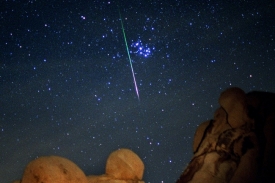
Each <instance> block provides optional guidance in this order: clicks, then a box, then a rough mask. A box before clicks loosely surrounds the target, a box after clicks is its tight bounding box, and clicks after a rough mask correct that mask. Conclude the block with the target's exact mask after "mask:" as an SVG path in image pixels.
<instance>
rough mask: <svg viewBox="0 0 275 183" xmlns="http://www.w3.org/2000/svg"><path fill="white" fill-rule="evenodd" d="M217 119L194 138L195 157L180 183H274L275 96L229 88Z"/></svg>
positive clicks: (222, 97) (221, 96)
mask: <svg viewBox="0 0 275 183" xmlns="http://www.w3.org/2000/svg"><path fill="white" fill-rule="evenodd" d="M219 104H220V108H218V109H217V110H216V112H215V114H214V119H213V120H210V121H206V122H204V123H202V124H201V125H200V126H199V127H198V129H197V131H196V133H195V137H194V143H193V151H194V155H193V158H192V160H191V161H190V163H189V165H188V166H187V168H186V169H185V170H184V172H183V173H182V175H181V176H180V178H179V179H178V180H177V183H186V182H196V183H199V182H208V183H215V182H217V183H218V182H230V183H234V182H242V183H248V182H249V183H250V182H275V176H274V174H275V169H274V168H273V167H274V164H275V158H274V155H275V94H274V93H267V92H250V93H247V94H245V92H244V91H243V90H241V89H240V88H230V89H228V90H226V91H224V92H223V93H221V95H220V98H219Z"/></svg>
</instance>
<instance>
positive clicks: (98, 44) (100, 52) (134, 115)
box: [0, 0, 275, 183]
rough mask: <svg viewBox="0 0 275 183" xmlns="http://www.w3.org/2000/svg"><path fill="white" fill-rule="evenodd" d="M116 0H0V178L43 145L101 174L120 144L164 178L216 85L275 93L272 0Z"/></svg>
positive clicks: (177, 167)
mask: <svg viewBox="0 0 275 183" xmlns="http://www.w3.org/2000/svg"><path fill="white" fill-rule="evenodd" d="M118 2H119V1H102V0H98V1H79V0H75V1H59V0H58V1H28V2H27V1H25V3H23V2H22V1H1V4H0V69H1V70H0V85H1V86H0V102H1V103H0V146H1V147H0V149H1V150H0V162H1V164H0V173H1V176H0V177H1V181H3V182H11V181H12V180H14V179H20V177H21V176H22V173H23V170H24V167H25V166H26V165H27V163H28V162H29V161H30V160H32V159H34V158H36V157H38V156H42V155H53V154H55V155H60V156H63V157H66V158H69V159H70V160H72V161H74V162H75V163H76V164H77V165H78V166H79V167H80V168H81V169H82V170H83V171H84V172H85V174H87V175H92V174H93V175H96V174H103V173H104V168H105V162H106V159H107V157H108V155H109V154H110V153H111V152H112V151H114V150H116V149H118V148H121V147H124V148H129V149H132V150H133V151H134V152H136V153H137V154H138V155H139V156H140V158H141V159H142V160H143V162H144V163H145V173H144V181H145V182H148V183H149V182H151V183H162V181H163V182H164V183H170V182H174V181H176V179H177V178H178V177H179V176H180V174H181V172H182V171H183V169H184V167H185V166H186V165H187V163H188V161H189V160H190V159H191V156H192V140H193V135H194V133H195V129H196V127H197V125H199V124H200V123H201V122H203V121H205V120H208V119H211V118H212V116H213V113H214V111H215V109H216V108H217V107H218V102H217V100H218V97H219V94H220V93H221V92H222V91H223V90H225V89H226V88H228V87H231V86H238V87H241V88H242V89H243V90H245V91H246V92H248V91H252V90H262V91H270V92H275V85H274V77H275V74H274V73H275V23H274V20H275V14H274V13H275V2H274V1H271V0H270V1H267V0H264V1H237V2H231V1H228V2H226V1H218V0H217V1H215V0H214V1H194V0H186V1H182V0H178V1H176V0H174V1H172V0H170V1H154V0H152V1H147V0H146V1H145V0H144V1H143V0H141V1H126V0H125V1H120V2H119V3H118ZM118 4H119V8H118ZM119 10H120V12H121V16H122V21H123V24H124V29H125V34H126V40H127V43H128V47H129V53H130V57H131V60H132V63H133V70H134V73H135V78H136V84H137V87H138V91H139V96H140V100H138V97H137V94H136V90H135V86H134V82H133V76H132V72H131V67H130V62H129V58H128V55H127V51H126V45H125V41H124V36H123V33H122V27H121V21H120V16H119Z"/></svg>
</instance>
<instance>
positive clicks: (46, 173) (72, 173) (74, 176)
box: [21, 156, 88, 183]
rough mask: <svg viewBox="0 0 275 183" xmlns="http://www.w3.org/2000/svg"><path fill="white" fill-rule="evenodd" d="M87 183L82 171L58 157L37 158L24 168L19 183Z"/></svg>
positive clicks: (70, 162) (68, 161)
mask: <svg viewBox="0 0 275 183" xmlns="http://www.w3.org/2000/svg"><path fill="white" fill-rule="evenodd" d="M41 182H43V183H76V182H78V183H88V180H87V178H86V176H85V174H84V173H83V171H82V170H81V169H80V168H79V167H78V166H77V165H76V164H74V163H73V162H72V161H70V160H68V159H66V158H63V157H59V156H45V157H39V158H37V159H35V160H33V161H31V162H30V163H29V164H28V165H27V167H26V168H25V171H24V174H23V177H22V181H21V183H41Z"/></svg>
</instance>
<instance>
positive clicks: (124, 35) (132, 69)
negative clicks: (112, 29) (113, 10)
mask: <svg viewBox="0 0 275 183" xmlns="http://www.w3.org/2000/svg"><path fill="white" fill-rule="evenodd" d="M118 13H119V18H120V22H121V28H122V33H123V37H124V42H125V46H126V50H127V54H128V58H129V62H130V66H131V71H132V75H133V79H134V84H135V89H136V93H137V97H138V100H139V93H138V87H137V82H136V77H135V72H134V68H133V64H132V59H131V56H130V52H129V48H128V44H127V40H126V34H125V31H124V26H123V22H122V18H121V13H120V9H119V7H118Z"/></svg>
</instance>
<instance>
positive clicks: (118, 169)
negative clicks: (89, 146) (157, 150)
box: [106, 149, 144, 180]
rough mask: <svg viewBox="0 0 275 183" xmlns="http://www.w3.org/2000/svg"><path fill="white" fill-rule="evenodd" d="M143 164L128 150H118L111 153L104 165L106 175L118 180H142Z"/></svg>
mask: <svg viewBox="0 0 275 183" xmlns="http://www.w3.org/2000/svg"><path fill="white" fill-rule="evenodd" d="M143 172H144V164H143V162H142V160H141V159H140V158H139V157H138V155H137V154H135V153H134V152H133V151H131V150H129V149H119V150H117V151H114V152H112V153H111V154H110V155H109V157H108V159H107V163H106V174H107V175H110V176H113V177H114V178H115V179H120V180H142V177H143Z"/></svg>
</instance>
